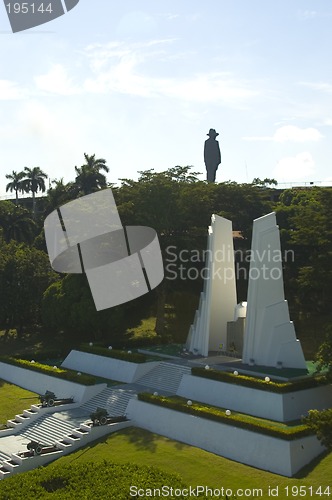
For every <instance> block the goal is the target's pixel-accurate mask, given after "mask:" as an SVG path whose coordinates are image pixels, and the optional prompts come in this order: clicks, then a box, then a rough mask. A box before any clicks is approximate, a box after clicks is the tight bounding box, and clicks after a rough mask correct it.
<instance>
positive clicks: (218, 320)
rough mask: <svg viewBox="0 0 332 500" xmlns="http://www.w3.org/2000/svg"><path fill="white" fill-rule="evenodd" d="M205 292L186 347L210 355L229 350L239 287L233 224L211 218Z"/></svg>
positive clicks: (216, 216) (214, 217)
mask: <svg viewBox="0 0 332 500" xmlns="http://www.w3.org/2000/svg"><path fill="white" fill-rule="evenodd" d="M205 266H206V267H205V273H204V289H203V292H202V293H201V297H200V302H199V307H198V310H197V311H196V314H195V319H194V323H193V324H192V325H191V327H190V331H189V335H188V339H187V344H186V347H187V349H188V350H189V351H190V352H193V353H195V354H201V355H203V356H208V354H209V351H219V350H226V344H227V322H228V321H232V320H233V318H234V309H235V306H236V284H235V269H234V248H233V232H232V222H231V221H229V220H227V219H224V218H223V217H220V216H219V215H212V217H211V226H210V227H209V230H208V243H207V251H206V260H205Z"/></svg>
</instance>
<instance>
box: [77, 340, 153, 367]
mask: <svg viewBox="0 0 332 500" xmlns="http://www.w3.org/2000/svg"><path fill="white" fill-rule="evenodd" d="M79 350H80V351H83V352H88V353H90V354H97V355H98V356H105V357H107V358H115V359H120V360H122V361H129V362H130V363H145V362H146V360H147V357H146V356H145V355H144V354H140V353H138V352H127V351H120V350H117V349H108V348H107V347H101V346H97V345H92V346H90V345H88V344H82V345H81V346H80V347H79Z"/></svg>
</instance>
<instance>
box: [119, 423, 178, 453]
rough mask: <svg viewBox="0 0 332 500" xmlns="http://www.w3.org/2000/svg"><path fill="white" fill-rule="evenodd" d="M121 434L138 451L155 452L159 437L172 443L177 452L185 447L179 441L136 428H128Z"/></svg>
mask: <svg viewBox="0 0 332 500" xmlns="http://www.w3.org/2000/svg"><path fill="white" fill-rule="evenodd" d="M122 433H123V434H124V435H126V437H127V440H128V443H131V444H133V445H134V446H135V447H136V448H137V449H138V450H149V451H152V452H156V451H157V441H158V440H159V439H160V437H162V438H163V439H165V440H167V441H170V442H172V443H173V444H174V446H175V448H177V449H178V450H180V449H182V448H183V447H184V446H186V445H185V444H184V443H180V442H179V441H174V440H172V439H169V438H167V437H165V436H161V435H159V434H154V433H153V432H149V431H146V430H144V429H140V428H138V427H130V428H129V429H126V430H125V431H122Z"/></svg>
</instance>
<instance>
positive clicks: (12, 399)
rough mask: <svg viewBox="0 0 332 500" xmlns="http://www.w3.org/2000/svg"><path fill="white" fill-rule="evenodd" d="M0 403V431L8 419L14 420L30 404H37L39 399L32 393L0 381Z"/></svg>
mask: <svg viewBox="0 0 332 500" xmlns="http://www.w3.org/2000/svg"><path fill="white" fill-rule="evenodd" d="M0 402H1V403H0V429H2V428H5V427H6V422H7V420H8V419H11V418H14V417H15V415H17V414H18V413H22V412H23V410H25V409H28V408H30V406H31V405H32V404H35V403H39V399H38V396H37V395H36V394H35V393H34V392H30V391H26V390H25V389H22V388H21V387H17V386H16V385H12V384H8V383H7V382H4V381H3V380H0Z"/></svg>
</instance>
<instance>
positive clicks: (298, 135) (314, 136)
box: [243, 125, 324, 143]
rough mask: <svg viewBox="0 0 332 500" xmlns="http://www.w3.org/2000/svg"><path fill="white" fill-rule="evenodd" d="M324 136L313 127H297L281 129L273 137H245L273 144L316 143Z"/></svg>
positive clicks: (288, 126)
mask: <svg viewBox="0 0 332 500" xmlns="http://www.w3.org/2000/svg"><path fill="white" fill-rule="evenodd" d="M323 137H324V136H323V135H322V134H321V133H320V132H319V130H317V129H316V128H313V127H308V128H300V127H296V126H295V125H284V126H283V127H279V128H278V129H277V130H276V131H275V133H274V134H273V136H251V137H243V139H244V140H246V141H273V142H281V143H283V142H316V141H319V140H320V139H322V138H323Z"/></svg>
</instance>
